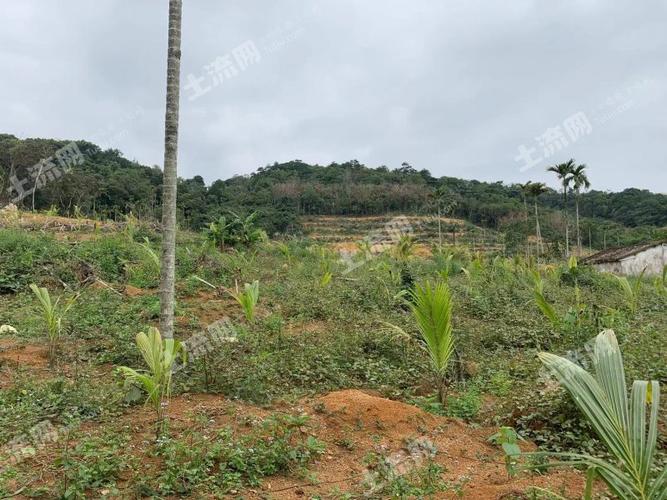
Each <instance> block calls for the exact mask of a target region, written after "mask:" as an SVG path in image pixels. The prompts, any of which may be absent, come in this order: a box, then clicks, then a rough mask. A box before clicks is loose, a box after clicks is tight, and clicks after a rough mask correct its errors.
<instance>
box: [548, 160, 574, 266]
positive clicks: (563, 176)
mask: <svg viewBox="0 0 667 500" xmlns="http://www.w3.org/2000/svg"><path fill="white" fill-rule="evenodd" d="M573 170H574V159H570V160H568V161H567V162H565V163H559V164H558V165H554V166H552V167H549V168H547V172H554V173H555V174H556V175H557V176H558V179H559V180H560V182H561V185H562V186H563V215H564V217H565V256H566V257H569V255H570V224H569V218H568V216H567V189H568V187H569V186H570V182H572V171H573Z"/></svg>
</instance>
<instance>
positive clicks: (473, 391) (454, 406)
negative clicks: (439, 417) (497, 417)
mask: <svg viewBox="0 0 667 500" xmlns="http://www.w3.org/2000/svg"><path fill="white" fill-rule="evenodd" d="M481 407H482V395H481V394H480V392H479V388H478V387H476V386H475V385H474V384H471V385H470V386H469V387H467V388H466V389H465V390H464V391H462V392H460V393H459V394H457V395H456V396H449V397H447V408H446V412H445V413H446V414H447V415H449V416H452V417H456V418H462V419H465V420H470V419H473V418H475V417H476V416H477V414H478V413H479V410H480V408H481Z"/></svg>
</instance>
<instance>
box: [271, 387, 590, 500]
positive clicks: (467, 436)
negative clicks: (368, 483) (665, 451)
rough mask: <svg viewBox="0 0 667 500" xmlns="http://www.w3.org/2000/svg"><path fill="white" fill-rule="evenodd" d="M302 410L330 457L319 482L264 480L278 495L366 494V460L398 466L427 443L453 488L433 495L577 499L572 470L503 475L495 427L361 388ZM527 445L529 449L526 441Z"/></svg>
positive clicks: (578, 485)
mask: <svg viewBox="0 0 667 500" xmlns="http://www.w3.org/2000/svg"><path fill="white" fill-rule="evenodd" d="M306 406H309V407H310V408H309V411H307V413H309V414H310V415H311V420H312V422H313V424H314V432H313V434H314V436H315V437H317V438H318V439H320V440H321V441H324V442H325V443H326V445H327V453H326V454H325V456H324V457H323V459H322V460H320V461H319V462H317V463H316V464H314V466H313V468H312V470H313V472H314V474H315V476H316V477H317V478H318V481H319V482H318V484H317V485H308V484H298V483H297V484H296V485H295V481H294V480H293V479H289V478H276V479H275V480H273V481H267V482H266V483H265V485H264V487H263V490H264V492H265V493H272V494H273V495H275V498H303V496H304V495H322V496H325V497H326V495H327V494H328V493H330V492H331V490H332V489H333V488H338V489H339V490H340V491H350V490H354V491H356V492H359V491H363V489H362V490H360V489H359V488H360V487H361V484H362V482H363V481H364V480H365V479H366V478H367V474H368V470H367V468H366V466H365V465H364V458H365V457H366V456H367V455H368V453H369V452H375V453H378V454H380V455H383V456H386V457H388V458H389V459H390V460H392V461H398V460H401V459H402V457H409V456H410V454H411V453H413V450H412V444H411V443H429V445H432V446H433V447H434V448H435V455H434V456H433V460H434V461H435V462H437V463H438V464H440V465H442V466H443V467H444V470H445V472H444V479H445V480H446V481H447V482H448V483H449V484H450V485H451V488H450V489H449V490H448V491H445V492H442V493H441V494H440V495H439V496H438V498H458V493H457V492H456V489H459V490H460V491H462V493H463V498H471V499H472V498H474V499H496V498H503V497H507V496H509V495H514V496H518V497H520V496H521V494H523V493H524V492H526V491H527V490H529V489H530V487H531V486H538V487H540V488H547V489H549V490H551V491H554V492H558V493H559V494H561V495H563V494H564V495H565V496H566V497H568V498H570V497H571V498H580V496H581V492H582V491H583V487H584V480H583V478H582V476H581V474H579V473H578V472H576V471H573V470H561V471H556V472H551V473H550V474H545V475H541V476H533V475H529V474H522V475H520V476H519V477H516V478H512V479H510V478H508V476H507V474H506V471H505V465H504V461H503V453H502V451H501V450H500V449H499V448H498V447H496V446H494V445H492V444H491V443H489V441H488V438H489V436H491V435H492V434H494V433H495V432H496V430H497V429H494V428H473V427H471V426H469V425H466V424H465V423H463V422H461V421H459V420H456V419H449V418H444V417H439V416H436V415H432V414H430V413H427V412H425V411H423V410H421V409H419V408H417V407H415V406H411V405H408V404H405V403H401V402H399V401H392V400H389V399H385V398H382V397H378V396H375V395H372V394H369V393H366V392H362V391H358V390H344V391H338V392H333V393H330V394H328V395H326V396H323V397H320V398H318V399H316V400H314V401H310V402H309V403H308V404H307V405H306ZM524 448H534V447H533V446H532V445H530V444H527V445H526V446H525V447H524ZM422 464H423V463H422ZM417 465H419V463H416V465H415V466H417Z"/></svg>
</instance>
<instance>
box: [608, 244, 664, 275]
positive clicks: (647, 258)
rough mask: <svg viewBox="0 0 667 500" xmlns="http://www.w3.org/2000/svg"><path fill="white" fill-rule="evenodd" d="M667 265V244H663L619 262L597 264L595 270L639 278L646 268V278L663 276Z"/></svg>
mask: <svg viewBox="0 0 667 500" xmlns="http://www.w3.org/2000/svg"><path fill="white" fill-rule="evenodd" d="M666 265H667V244H662V245H656V246H655V247H653V248H649V249H647V250H644V251H643V252H639V253H638V254H635V255H631V256H630V257H626V258H625V259H621V260H620V261H617V262H605V263H604V264H595V268H596V269H597V270H598V271H604V272H609V273H614V274H618V275H621V276H639V275H640V274H641V272H642V270H643V269H644V268H646V276H659V275H662V269H663V268H664V266H666Z"/></svg>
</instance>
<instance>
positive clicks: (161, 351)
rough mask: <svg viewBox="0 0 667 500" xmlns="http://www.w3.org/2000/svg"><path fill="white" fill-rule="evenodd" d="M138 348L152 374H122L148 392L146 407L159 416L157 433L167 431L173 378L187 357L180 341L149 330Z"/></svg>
mask: <svg viewBox="0 0 667 500" xmlns="http://www.w3.org/2000/svg"><path fill="white" fill-rule="evenodd" d="M136 343H137V347H138V348H139V351H140V352H141V355H142V357H143V358H144V362H145V363H146V366H147V367H148V370H142V371H137V370H134V369H133V368H129V367H127V366H121V367H120V368H119V370H120V371H121V373H123V375H125V377H126V378H127V380H129V381H131V382H134V383H138V384H139V385H141V387H142V388H143V389H144V391H146V393H147V394H148V397H147V399H146V403H150V404H151V406H152V407H153V409H154V410H155V414H156V432H157V434H160V432H161V431H162V430H163V423H164V417H165V407H166V406H167V404H168V401H169V396H170V395H171V378H172V372H173V368H174V364H175V363H176V361H177V360H178V359H181V360H182V362H183V363H185V362H186V360H187V354H186V351H185V348H184V347H183V344H181V343H180V342H179V341H178V340H174V339H164V340H162V336H161V335H160V332H159V330H158V329H157V328H153V327H151V328H149V329H148V334H145V333H144V332H140V333H138V334H137V337H136Z"/></svg>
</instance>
